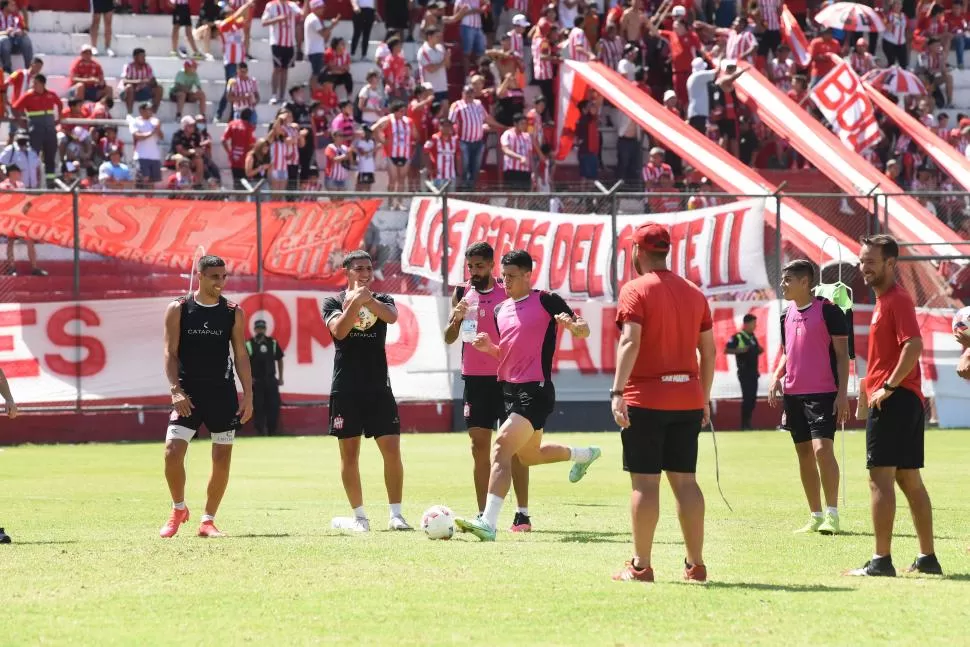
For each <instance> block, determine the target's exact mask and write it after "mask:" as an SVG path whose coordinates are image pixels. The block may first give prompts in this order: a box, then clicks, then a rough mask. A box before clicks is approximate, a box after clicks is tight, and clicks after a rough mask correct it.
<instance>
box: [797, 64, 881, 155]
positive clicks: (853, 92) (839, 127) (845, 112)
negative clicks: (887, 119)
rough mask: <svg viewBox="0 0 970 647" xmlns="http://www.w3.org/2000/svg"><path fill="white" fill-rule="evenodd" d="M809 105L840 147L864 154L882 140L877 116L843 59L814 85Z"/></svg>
mask: <svg viewBox="0 0 970 647" xmlns="http://www.w3.org/2000/svg"><path fill="white" fill-rule="evenodd" d="M811 97H812V101H813V102H814V103H815V105H816V106H817V107H818V109H819V110H820V111H821V112H822V115H823V116H824V117H825V119H826V120H827V121H828V123H829V124H831V125H832V129H833V130H834V131H835V134H836V135H838V136H839V139H841V140H842V143H843V144H845V145H846V146H847V147H848V148H850V149H851V150H854V151H855V152H857V153H863V152H865V151H866V150H868V149H869V148H870V147H872V146H874V145H875V144H876V143H878V142H879V140H880V139H881V138H882V130H880V128H879V123H878V122H877V121H876V112H875V111H874V110H873V109H872V102H871V101H870V100H869V95H868V94H866V90H865V88H864V87H863V86H862V81H860V80H859V77H858V76H857V75H856V73H855V71H854V70H853V69H852V66H850V65H849V64H848V62H846V61H845V60H843V59H838V64H837V65H836V66H835V67H834V68H833V69H832V71H831V72H829V73H828V74H826V75H825V77H824V78H823V79H822V80H821V81H819V82H818V83H816V84H815V87H814V88H812V92H811Z"/></svg>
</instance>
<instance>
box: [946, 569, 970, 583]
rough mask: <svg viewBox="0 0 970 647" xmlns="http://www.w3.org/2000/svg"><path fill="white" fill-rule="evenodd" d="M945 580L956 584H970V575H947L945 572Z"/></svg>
mask: <svg viewBox="0 0 970 647" xmlns="http://www.w3.org/2000/svg"><path fill="white" fill-rule="evenodd" d="M943 573H944V575H943V578H942V579H944V580H954V581H956V582H970V573H947V572H946V571H943Z"/></svg>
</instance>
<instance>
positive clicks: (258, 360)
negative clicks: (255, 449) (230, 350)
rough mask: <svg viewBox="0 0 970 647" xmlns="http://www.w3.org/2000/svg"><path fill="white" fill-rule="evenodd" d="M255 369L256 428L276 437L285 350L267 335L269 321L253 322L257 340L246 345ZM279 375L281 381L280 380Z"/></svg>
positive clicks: (254, 418) (253, 338)
mask: <svg viewBox="0 0 970 647" xmlns="http://www.w3.org/2000/svg"><path fill="white" fill-rule="evenodd" d="M246 350H247V351H248V352H249V361H250V363H251V365H252V367H253V425H254V426H255V427H256V433H257V434H259V435H260V436H263V435H266V436H272V435H274V434H276V424H277V423H278V422H279V419H280V386H282V384H283V349H282V348H280V345H279V343H278V342H277V341H276V340H275V339H273V338H272V337H270V336H268V335H267V334H266V321H264V320H263V319H257V320H256V321H255V322H253V337H252V339H250V340H249V341H247V342H246ZM277 371H278V372H279V378H277V377H276V374H277Z"/></svg>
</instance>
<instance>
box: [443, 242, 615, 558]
mask: <svg viewBox="0 0 970 647" xmlns="http://www.w3.org/2000/svg"><path fill="white" fill-rule="evenodd" d="M502 279H503V282H504V283H505V291H506V293H508V295H509V298H508V299H506V300H505V301H503V302H502V303H500V304H499V305H498V307H497V308H496V309H495V321H496V325H497V328H498V336H499V343H498V345H495V344H494V343H493V342H492V340H491V338H490V337H489V336H488V333H484V332H483V333H479V334H478V337H477V338H476V339H475V342H474V346H475V348H476V349H478V350H480V351H482V352H485V353H489V354H491V355H493V356H494V357H496V358H497V359H498V379H499V380H500V381H501V382H502V383H503V384H502V389H503V393H504V397H505V410H506V412H508V418H507V419H506V420H505V422H503V423H502V426H501V428H500V429H499V431H498V437H497V438H496V439H495V453H494V458H493V460H492V472H491V475H490V476H489V479H488V496H486V499H485V512H484V514H482V516H481V517H480V518H478V519H474V520H467V519H455V525H456V526H457V527H458V530H460V531H462V532H471V533H472V534H474V535H475V536H476V537H478V538H479V539H481V540H482V541H495V529H496V527H498V517H499V513H501V511H502V504H503V503H504V502H505V495H506V494H508V492H509V487H510V486H511V484H512V457H513V456H518V457H519V460H520V461H521V462H522V464H523V465H526V466H529V465H543V464H546V463H563V462H566V461H574V462H575V464H574V465H573V467H572V470H570V472H569V480H570V481H572V482H573V483H575V482H577V481H579V480H580V479H581V478H583V476H584V475H585V474H586V470H587V469H588V468H589V466H590V464H591V463H592V462H593V461H595V460H596V459H597V458H599V457H600V449H599V447H567V446H565V445H554V444H543V443H542V428H543V427H544V426H545V424H546V418H548V417H549V414H550V413H552V410H553V407H554V406H555V404H556V390H555V388H554V387H553V385H552V379H551V375H552V356H553V354H554V353H555V350H556V325H557V324H558V325H560V326H562V327H563V328H565V329H566V330H568V331H569V332H570V333H572V334H573V336H575V337H588V336H589V325H588V324H587V323H586V322H585V321H584V320H583V318H582V317H577V316H576V315H575V314H574V313H573V311H572V309H571V308H570V307H569V306H568V305H566V302H565V301H563V298H562V297H561V296H559V295H558V294H553V293H550V292H541V291H539V290H533V289H532V257H531V256H529V254H528V252H526V251H524V250H515V251H512V252H509V253H508V254H506V255H505V256H503V257H502Z"/></svg>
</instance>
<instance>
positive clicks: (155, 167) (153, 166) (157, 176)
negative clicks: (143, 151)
mask: <svg viewBox="0 0 970 647" xmlns="http://www.w3.org/2000/svg"><path fill="white" fill-rule="evenodd" d="M138 172H139V173H141V178H142V180H143V181H148V182H161V181H162V160H143V159H140V160H138Z"/></svg>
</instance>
